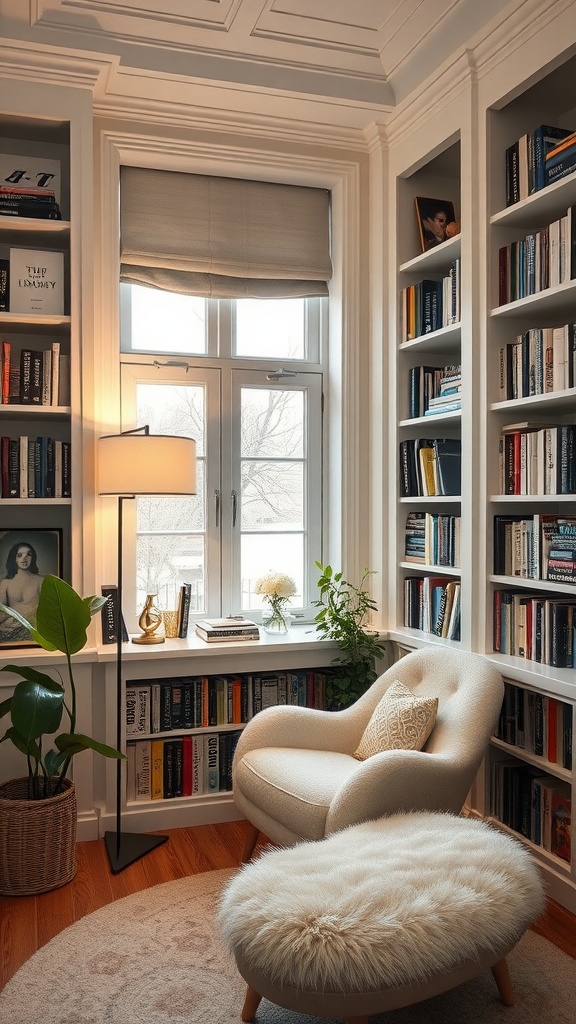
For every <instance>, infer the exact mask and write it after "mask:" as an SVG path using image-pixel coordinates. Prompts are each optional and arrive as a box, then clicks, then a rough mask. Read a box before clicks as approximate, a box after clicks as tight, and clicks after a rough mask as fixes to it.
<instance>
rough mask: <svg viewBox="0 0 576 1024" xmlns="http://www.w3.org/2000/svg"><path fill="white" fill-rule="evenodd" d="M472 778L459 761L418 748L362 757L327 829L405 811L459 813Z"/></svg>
mask: <svg viewBox="0 0 576 1024" xmlns="http://www.w3.org/2000/svg"><path fill="white" fill-rule="evenodd" d="M470 784H471V780H470V779H469V778H468V777H467V774H466V773H465V772H462V771H461V768H460V765H459V764H458V763H457V762H455V761H454V760H453V759H449V758H445V757H441V756H439V755H435V754H430V753H426V752H425V751H417V750H387V751H384V752H383V753H381V754H375V755H374V756H373V757H369V758H367V760H366V761H361V762H359V764H358V768H357V769H356V771H354V772H353V774H352V775H350V777H349V778H348V779H347V780H346V782H345V784H344V785H343V786H342V788H341V789H340V790H339V792H338V793H337V794H336V796H335V798H334V800H333V801H332V804H331V807H330V810H329V811H328V816H327V819H326V833H327V834H328V833H329V832H337V831H339V830H340V829H342V828H346V827H347V826H349V825H355V824H358V823H360V822H362V821H368V820H372V819H374V818H382V817H388V816H389V815H391V814H397V813H399V812H400V811H412V810H428V811H435V810H436V811H448V812H449V811H452V812H453V813H455V814H458V813H459V811H460V810H461V808H462V805H463V803H464V801H465V799H466V794H467V792H468V790H469V788H470Z"/></svg>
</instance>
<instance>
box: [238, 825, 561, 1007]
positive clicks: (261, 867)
mask: <svg viewBox="0 0 576 1024" xmlns="http://www.w3.org/2000/svg"><path fill="white" fill-rule="evenodd" d="M543 904H544V896H543V891H542V885H541V882H540V878H539V875H538V873H537V871H536V868H535V867H534V865H533V863H532V861H531V859H530V855H529V854H528V852H527V851H526V850H525V849H524V848H523V847H522V846H521V845H520V843H518V842H516V841H515V840H513V839H510V838H509V837H508V836H505V835H503V834H502V833H500V832H497V831H496V830H495V829H493V828H491V827H490V826H489V825H487V824H485V823H484V822H480V821H474V820H471V819H468V818H459V817H455V816H452V815H449V814H431V813H414V814H397V815H394V816H393V817H390V818H381V819H379V820H378V821H371V822H366V823H364V824H361V825H354V826H353V827H351V828H348V829H345V830H344V831H342V832H339V833H335V834H334V835H331V836H328V837H327V838H326V839H323V840H321V841H319V842H305V843H300V844H299V845H297V846H293V847H291V848H289V849H280V850H272V851H270V852H267V853H265V854H263V855H262V856H261V857H260V858H259V859H258V860H256V861H254V862H253V863H250V864H246V865H244V866H243V867H242V868H241V870H240V871H239V873H238V874H237V875H236V876H235V877H234V878H233V879H232V881H231V882H230V883H229V885H228V887H227V889H226V891H225V893H224V895H223V897H222V900H221V904H220V909H219V923H220V927H221V930H222V934H223V936H224V939H225V941H226V943H227V945H228V947H229V949H230V950H231V951H232V953H233V954H234V957H235V959H236V963H237V965H238V969H239V971H240V974H241V975H242V977H243V978H244V979H245V981H246V982H247V983H248V992H247V995H246V1001H245V1004H244V1008H243V1011H242V1020H243V1021H251V1020H253V1019H254V1016H255V1014H256V1010H257V1008H258V1005H259V1003H260V1000H261V999H262V997H265V998H266V999H269V1000H270V1001H271V1002H274V1003H277V1004H278V1005H279V1006H283V1007H285V1008H287V1009H290V1010H295V1011H297V1012H299V1013H309V1014H316V1015H318V1016H320V1017H323V1016H324V1017H330V1016H335V1017H345V1019H346V1021H347V1022H348V1024H365V1022H367V1021H368V1015H369V1014H372V1013H380V1012H382V1011H384V1010H387V1009H397V1008H399V1007H401V1006H407V1005H409V1004H412V1003H416V1002H419V1001H420V1000H422V999H428V998H429V997H430V996H434V995H438V994H439V993H441V992H445V991H447V990H448V989H451V988H454V987H455V986H456V985H459V984H460V983H461V982H463V981H467V980H469V979H470V978H473V977H475V976H476V975H477V974H480V973H481V972H482V971H485V970H488V969H492V972H493V974H494V977H495V980H496V983H497V985H498V990H499V992H500V997H501V999H502V1002H503V1003H504V1004H506V1005H511V1004H512V1002H513V993H512V986H511V983H510V977H509V974H508V968H507V965H506V961H505V959H504V958H505V956H506V954H507V953H508V952H509V951H510V950H511V949H512V947H513V946H514V945H515V943H516V942H517V941H518V939H519V938H520V936H521V935H522V934H523V932H524V931H525V930H526V928H527V927H528V925H529V924H530V923H531V922H532V921H533V920H534V919H535V918H536V917H537V916H538V915H539V914H540V912H541V911H542V908H543Z"/></svg>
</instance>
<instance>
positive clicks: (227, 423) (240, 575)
mask: <svg viewBox="0 0 576 1024" xmlns="http://www.w3.org/2000/svg"><path fill="white" fill-rule="evenodd" d="M326 315H327V300H326V299H324V298H308V299H302V298H286V299H236V300H234V299H218V300H217V299H204V298H199V297H196V296H189V295H179V294H173V293H170V292H164V291H160V290H157V289H153V288H145V287H142V286H140V285H136V284H122V285H121V323H122V339H121V343H122V429H129V428H131V427H134V426H142V425H144V424H145V423H147V424H149V426H150V431H151V433H176V434H184V435H186V436H191V437H194V438H195V440H196V444H197V461H198V493H197V495H196V496H194V497H190V498H149V497H146V498H138V499H137V500H136V502H135V509H134V513H135V520H134V536H135V538H136V542H135V548H134V552H133V558H134V575H135V579H136V590H135V593H134V609H133V611H134V614H136V611H137V610H139V609H141V607H142V605H143V603H144V599H145V595H146V594H147V593H157V594H158V600H159V603H160V604H161V606H162V607H171V606H173V602H174V600H175V597H176V594H177V590H178V588H179V586H180V584H181V583H182V582H184V581H186V582H190V583H191V584H192V608H191V614H192V616H196V617H201V616H206V615H208V616H218V615H226V614H233V613H237V612H239V611H242V612H245V613H251V614H254V615H257V613H258V611H259V610H260V609H261V608H262V600H261V598H260V597H258V596H257V595H255V593H254V583H255V580H256V579H257V578H258V576H260V575H261V574H262V573H264V572H266V571H267V570H268V569H273V570H277V571H282V572H286V573H288V574H289V575H290V576H292V577H293V578H294V580H295V582H296V586H297V590H298V594H297V596H296V597H295V598H293V599H292V602H291V608H292V611H294V612H296V613H299V614H301V615H302V617H303V618H310V617H312V606H311V601H312V600H313V599H314V598H315V593H314V592H315V589H316V577H317V571H316V569H315V566H314V562H315V560H316V559H320V558H321V557H322V473H323V468H322V467H323V461H322V378H323V374H322V369H323V367H322V358H321V356H322V353H323V351H324V346H323V339H324V337H325V333H326ZM130 504H131V503H130ZM127 536H128V531H127ZM128 610H129V609H128V608H127V611H128Z"/></svg>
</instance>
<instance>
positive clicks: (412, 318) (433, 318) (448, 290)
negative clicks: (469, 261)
mask: <svg viewBox="0 0 576 1024" xmlns="http://www.w3.org/2000/svg"><path fill="white" fill-rule="evenodd" d="M401 317H402V324H401V337H402V338H403V339H404V340H405V341H413V340H414V338H419V337H421V336H422V335H424V334H430V333H431V332H432V331H438V330H440V328H442V327H448V326H449V325H450V324H457V323H459V322H460V260H459V259H456V260H453V262H452V264H451V266H450V272H449V274H448V275H447V276H446V277H443V278H442V279H441V280H439V281H434V280H431V279H428V278H426V279H425V280H423V281H419V282H418V284H411V285H408V287H407V288H403V289H402V291H401Z"/></svg>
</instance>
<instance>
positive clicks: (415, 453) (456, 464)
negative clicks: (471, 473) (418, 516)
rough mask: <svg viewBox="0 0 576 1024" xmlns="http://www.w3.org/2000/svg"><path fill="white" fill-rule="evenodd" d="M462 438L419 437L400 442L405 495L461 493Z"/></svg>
mask: <svg viewBox="0 0 576 1024" xmlns="http://www.w3.org/2000/svg"><path fill="white" fill-rule="evenodd" d="M461 453H462V445H461V442H460V438H440V437H435V438H431V437H419V438H410V439H407V440H405V441H401V442H400V493H401V495H402V496H403V497H405V498H417V497H429V496H430V495H435V494H438V495H455V494H460V490H461V483H460V479H461V477H460V474H461Z"/></svg>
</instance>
